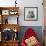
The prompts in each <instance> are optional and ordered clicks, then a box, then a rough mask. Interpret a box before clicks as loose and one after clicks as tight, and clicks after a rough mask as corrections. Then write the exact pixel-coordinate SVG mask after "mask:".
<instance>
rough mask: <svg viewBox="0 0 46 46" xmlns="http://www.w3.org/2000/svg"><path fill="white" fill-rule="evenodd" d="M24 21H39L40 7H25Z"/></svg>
mask: <svg viewBox="0 0 46 46" xmlns="http://www.w3.org/2000/svg"><path fill="white" fill-rule="evenodd" d="M28 13H30V14H29V15H30V16H29V15H27V14H28ZM31 14H32V15H31ZM27 16H28V17H27ZM24 21H38V7H24Z"/></svg>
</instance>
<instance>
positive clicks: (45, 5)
mask: <svg viewBox="0 0 46 46" xmlns="http://www.w3.org/2000/svg"><path fill="white" fill-rule="evenodd" d="M43 1H44V44H45V46H46V0H43Z"/></svg>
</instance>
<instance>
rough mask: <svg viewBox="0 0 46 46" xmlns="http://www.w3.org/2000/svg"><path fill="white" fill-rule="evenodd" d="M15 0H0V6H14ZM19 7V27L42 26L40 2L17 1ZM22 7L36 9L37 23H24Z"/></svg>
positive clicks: (40, 0) (38, 0)
mask: <svg viewBox="0 0 46 46" xmlns="http://www.w3.org/2000/svg"><path fill="white" fill-rule="evenodd" d="M14 1H15V0H0V6H2V7H4V6H5V7H7V6H14V5H15V3H14ZM17 2H18V5H17V6H19V7H20V10H19V15H20V16H19V24H20V26H43V18H44V15H43V6H42V2H43V1H42V0H21V1H20V0H17ZM24 7H38V21H24Z"/></svg>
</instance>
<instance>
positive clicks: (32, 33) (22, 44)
mask: <svg viewBox="0 0 46 46" xmlns="http://www.w3.org/2000/svg"><path fill="white" fill-rule="evenodd" d="M32 36H34V37H35V38H36V37H37V35H36V33H35V32H34V31H33V29H32V28H29V29H27V31H26V32H25V35H24V37H23V38H22V42H21V46H27V45H26V43H25V40H26V39H28V38H30V37H32ZM36 39H37V38H36ZM37 41H38V40H37ZM35 46H41V44H40V42H39V41H38V42H37V44H36V45H35Z"/></svg>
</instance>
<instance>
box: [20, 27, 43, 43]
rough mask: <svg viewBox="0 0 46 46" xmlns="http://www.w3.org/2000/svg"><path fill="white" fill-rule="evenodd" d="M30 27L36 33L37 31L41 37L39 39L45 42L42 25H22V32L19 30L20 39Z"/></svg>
mask: <svg viewBox="0 0 46 46" xmlns="http://www.w3.org/2000/svg"><path fill="white" fill-rule="evenodd" d="M28 28H32V29H33V30H34V31H35V32H36V33H37V37H38V39H39V41H40V42H41V43H42V42H43V36H42V35H43V34H42V32H43V30H42V26H21V27H20V32H19V39H20V42H21V40H22V38H23V36H24V33H25V31H26V30H27V29H28Z"/></svg>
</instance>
